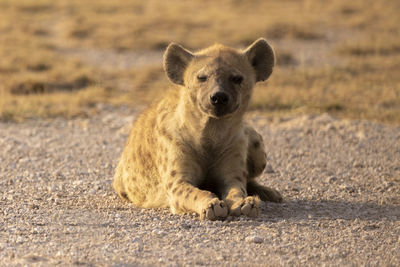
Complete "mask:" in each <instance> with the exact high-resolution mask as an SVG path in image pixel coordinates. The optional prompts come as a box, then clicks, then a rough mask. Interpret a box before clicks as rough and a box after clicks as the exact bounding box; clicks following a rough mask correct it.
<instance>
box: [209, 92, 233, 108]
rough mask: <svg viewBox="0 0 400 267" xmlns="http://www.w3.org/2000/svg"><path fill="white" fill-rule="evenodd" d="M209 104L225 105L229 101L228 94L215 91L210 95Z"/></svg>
mask: <svg viewBox="0 0 400 267" xmlns="http://www.w3.org/2000/svg"><path fill="white" fill-rule="evenodd" d="M210 100H211V104H213V105H214V106H216V105H226V104H227V103H228V102H229V95H228V94H227V93H224V92H216V93H215V94H213V95H212V96H210Z"/></svg>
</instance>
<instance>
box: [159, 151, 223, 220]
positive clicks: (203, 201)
mask: <svg viewBox="0 0 400 267" xmlns="http://www.w3.org/2000/svg"><path fill="white" fill-rule="evenodd" d="M185 158H186V162H180V163H179V164H177V163H176V162H178V161H172V162H171V164H170V168H168V170H167V171H166V172H164V174H163V177H164V178H165V179H164V181H165V182H164V188H165V190H166V192H167V196H168V201H169V207H170V209H171V211H172V213H174V214H179V213H184V212H195V213H197V214H199V216H200V219H202V220H203V219H209V220H216V219H224V218H226V216H227V215H228V207H227V205H226V204H225V201H221V200H219V199H218V197H217V196H216V195H215V194H214V193H212V192H210V191H207V190H200V189H199V188H197V187H196V186H195V184H196V183H197V181H198V179H199V178H200V176H201V168H200V167H199V166H198V165H197V164H196V163H195V162H194V161H190V160H189V161H188V159H190V157H189V156H188V157H185ZM174 162H175V163H174Z"/></svg>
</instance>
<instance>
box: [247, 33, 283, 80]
mask: <svg viewBox="0 0 400 267" xmlns="http://www.w3.org/2000/svg"><path fill="white" fill-rule="evenodd" d="M244 53H245V55H246V57H247V58H248V60H249V62H250V64H251V66H253V68H254V70H255V73H256V82H259V81H265V80H266V79H268V77H269V76H270V75H271V73H272V70H273V68H274V65H275V53H274V49H273V48H272V47H271V46H270V45H269V44H268V43H267V40H265V39H264V38H260V39H258V40H257V41H255V42H254V43H252V44H251V45H250V46H249V47H247V48H246V50H245V51H244Z"/></svg>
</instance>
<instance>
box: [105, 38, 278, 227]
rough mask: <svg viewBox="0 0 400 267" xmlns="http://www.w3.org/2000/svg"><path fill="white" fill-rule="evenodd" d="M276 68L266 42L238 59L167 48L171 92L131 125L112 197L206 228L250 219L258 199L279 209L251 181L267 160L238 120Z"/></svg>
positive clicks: (233, 54)
mask: <svg viewBox="0 0 400 267" xmlns="http://www.w3.org/2000/svg"><path fill="white" fill-rule="evenodd" d="M274 61H275V56H274V52H273V49H272V48H271V46H270V45H269V44H268V43H267V41H266V40H264V39H259V40H257V41H256V42H254V43H253V44H252V45H250V46H249V47H248V48H247V49H246V50H244V51H242V50H237V49H233V48H229V47H225V46H222V45H214V46H212V47H209V48H207V49H204V50H201V51H199V52H197V53H192V52H190V51H188V50H186V49H185V48H183V47H182V46H180V45H178V44H174V43H172V44H170V45H169V46H168V48H167V50H166V52H165V54H164V69H165V71H166V74H167V76H168V78H169V79H170V80H171V81H172V82H173V83H175V87H174V88H172V89H171V90H170V91H169V92H168V93H167V94H166V97H164V98H163V99H162V100H161V101H160V102H159V103H157V104H155V105H154V106H152V107H151V108H149V109H148V110H147V111H145V112H144V113H143V114H141V115H140V116H139V118H138V119H137V121H136V122H135V124H134V126H133V128H132V130H131V133H130V135H129V138H128V140H127V142H126V145H125V148H124V151H123V153H122V156H121V159H120V161H119V164H118V166H117V169H116V173H115V176H114V183H113V186H114V189H115V190H116V192H117V193H118V194H119V195H120V196H121V197H122V198H124V199H129V200H130V201H132V202H133V203H134V204H135V205H136V206H138V207H144V208H158V207H169V208H170V209H171V211H172V212H173V213H185V212H195V213H198V214H199V215H200V218H201V219H211V220H213V219H223V218H225V217H227V216H228V215H234V216H239V215H242V214H243V215H248V216H251V217H255V216H257V215H258V214H259V201H260V198H261V199H262V200H269V201H274V202H280V201H282V197H281V195H280V194H279V192H277V191H276V190H274V189H271V188H268V187H265V186H262V185H260V184H258V183H257V182H256V181H255V178H256V177H257V176H259V175H260V174H261V173H262V171H263V169H264V168H265V164H266V154H265V150H264V144H263V140H262V137H261V136H260V135H259V134H258V133H257V132H256V131H255V130H254V128H253V127H251V126H250V125H249V124H248V123H246V122H245V121H244V119H243V114H244V113H245V111H246V109H247V106H248V104H249V101H250V98H251V95H252V91H253V86H254V84H255V83H256V82H258V81H263V80H266V79H267V78H268V77H269V76H270V74H271V73H272V69H273V66H274ZM221 95H222V96H223V99H222V98H217V97H214V96H218V97H219V96H221ZM213 97H214V98H213ZM221 101H223V102H221Z"/></svg>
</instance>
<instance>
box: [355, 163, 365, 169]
mask: <svg viewBox="0 0 400 267" xmlns="http://www.w3.org/2000/svg"><path fill="white" fill-rule="evenodd" d="M353 167H354V168H363V167H364V164H362V163H361V162H354V163H353Z"/></svg>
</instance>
